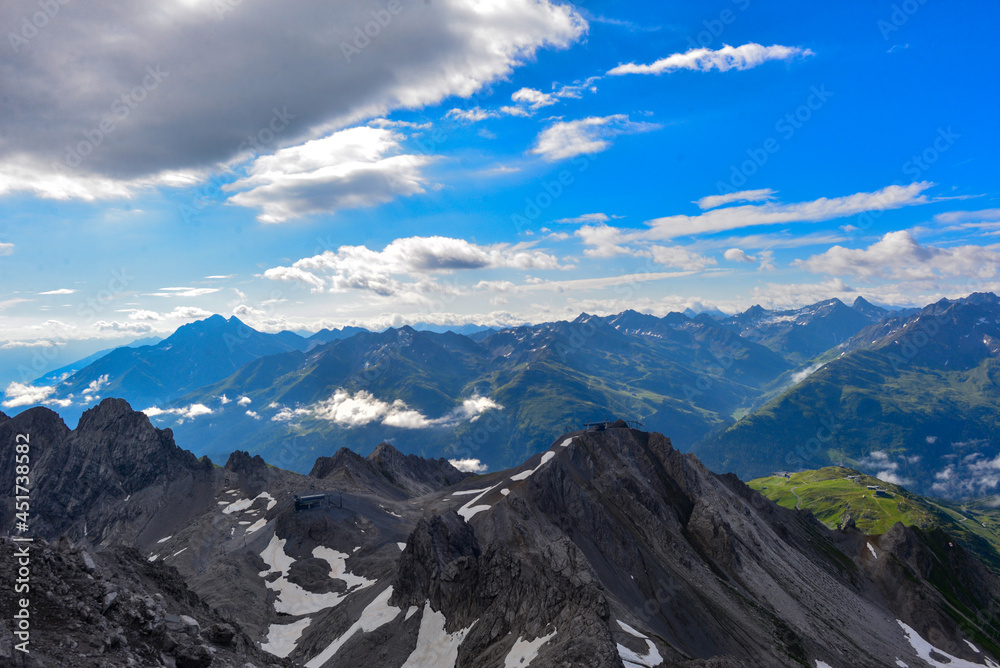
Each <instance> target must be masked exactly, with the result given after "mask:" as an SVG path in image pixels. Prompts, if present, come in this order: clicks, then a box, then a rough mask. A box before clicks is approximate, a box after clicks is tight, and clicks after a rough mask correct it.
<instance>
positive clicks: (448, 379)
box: [38, 294, 1000, 497]
mask: <svg viewBox="0 0 1000 668" xmlns="http://www.w3.org/2000/svg"><path fill="white" fill-rule="evenodd" d="M998 322H1000V300H998V299H997V297H996V296H995V295H992V294H976V295H971V296H969V297H966V298H963V299H958V300H942V301H940V302H938V303H936V304H932V305H929V306H927V307H925V308H923V309H911V310H907V311H890V310H887V309H884V308H881V307H878V306H875V305H873V304H871V303H870V302H868V301H866V300H864V299H863V298H861V297H858V298H857V299H856V300H855V301H854V302H853V304H852V305H851V306H848V305H846V304H844V303H843V302H841V301H839V300H837V299H831V300H826V301H823V302H819V303H817V304H813V305H811V306H807V307H804V308H801V309H797V310H788V311H769V310H766V309H763V308H761V307H759V306H754V307H752V308H750V309H749V310H747V311H745V312H744V313H740V314H737V315H734V316H725V317H723V316H721V315H720V314H712V315H709V314H706V313H702V314H696V315H694V317H691V315H690V314H684V313H669V314H667V315H666V316H664V317H656V316H652V315H647V314H642V313H638V312H636V311H632V310H628V311H625V312H622V313H619V314H616V315H611V316H594V315H589V314H582V315H581V316H579V317H578V318H576V319H575V320H573V321H569V322H567V321H561V322H552V323H542V324H537V325H524V326H520V327H510V328H506V329H500V330H496V329H477V330H476V331H472V328H470V330H469V332H470V333H468V334H460V333H457V332H453V331H429V330H417V329H414V328H412V327H401V328H390V329H387V330H385V331H381V332H370V331H366V330H359V329H357V328H344V329H343V330H323V331H321V332H319V333H316V334H314V335H311V336H310V337H303V336H301V335H299V334H296V333H292V332H280V333H276V334H269V333H264V332H258V331H256V330H254V329H252V328H250V327H248V326H247V325H245V324H244V323H242V322H240V321H239V320H238V319H237V318H235V317H230V318H228V319H226V318H222V317H221V316H213V317H211V318H208V319H206V320H202V321H198V322H193V323H191V324H189V325H185V326H184V327H181V328H180V329H178V330H177V331H176V332H175V333H174V334H173V335H171V336H169V337H167V338H166V339H164V340H162V341H160V342H157V343H155V344H153V345H142V346H138V347H132V348H119V349H116V350H113V351H111V352H110V353H108V354H106V355H104V356H102V357H100V358H99V359H96V360H92V361H90V362H89V363H88V364H86V365H83V366H82V367H81V368H79V369H77V370H76V371H74V372H72V373H71V375H69V376H68V377H65V378H63V377H61V376H60V377H53V376H52V375H49V376H48V377H46V378H44V379H42V380H40V381H38V382H39V384H47V386H48V389H49V390H50V396H49V397H48V399H47V400H46V401H48V402H49V405H53V406H58V407H59V408H60V412H61V413H62V414H63V415H64V417H65V418H66V419H68V420H73V419H76V418H77V417H78V416H79V415H80V414H81V413H82V411H83V410H84V409H85V408H87V407H89V406H91V405H93V404H94V403H95V402H96V401H97V400H98V399H99V398H100V397H102V396H119V397H123V398H125V399H127V400H128V401H130V402H131V403H132V404H133V405H135V406H137V407H138V408H141V409H143V410H145V411H146V412H147V414H148V415H150V416H151V417H152V418H153V419H154V421H156V422H157V423H158V424H160V425H161V426H170V427H171V428H172V429H174V431H175V432H176V434H177V436H178V437H179V438H181V439H182V440H183V441H184V442H188V443H192V444H195V446H194V450H195V452H197V453H198V454H199V455H206V454H207V455H209V456H211V457H213V458H216V459H221V458H224V457H226V456H227V454H228V453H229V452H230V451H231V450H233V449H234V448H240V449H244V450H246V451H248V452H250V453H251V454H260V455H262V456H264V457H265V458H266V459H268V461H271V462H273V463H275V464H276V465H278V466H281V467H283V468H286V469H290V470H295V471H299V472H302V473H305V472H307V471H309V470H310V467H311V466H312V465H313V462H314V461H315V460H316V458H318V457H320V456H330V455H332V454H333V453H334V452H336V451H337V450H338V449H340V448H341V447H347V448H350V449H352V450H354V451H356V452H359V453H361V454H367V453H368V452H370V451H371V448H372V447H373V446H372V444H374V443H379V442H383V441H386V442H391V443H393V444H395V446H396V447H397V448H398V449H400V450H401V451H403V452H406V453H409V454H418V455H421V456H424V457H432V458H439V457H444V458H447V459H451V460H454V461H457V462H463V464H462V465H463V466H464V467H466V468H467V469H468V470H470V471H481V470H488V469H489V470H495V469H497V468H505V467H510V466H513V465H515V464H516V463H518V462H520V461H523V460H524V459H525V458H527V457H529V456H531V455H532V454H534V453H536V452H539V451H540V450H542V449H543V448H544V447H546V445H547V438H548V437H547V436H546V435H547V434H551V433H553V432H558V431H568V430H570V429H572V428H576V427H579V426H580V425H582V424H583V423H585V422H590V421H594V420H604V419H609V418H612V417H616V416H617V417H624V418H629V419H632V420H637V421H639V422H641V423H642V424H644V425H645V426H646V427H647V428H650V429H654V430H659V431H662V432H669V433H670V434H671V436H672V438H673V440H674V442H675V443H677V444H678V447H680V448H681V449H682V450H685V451H692V452H695V453H697V454H698V455H699V456H700V457H701V458H702V459H703V460H704V461H706V462H707V463H708V464H709V465H711V466H712V467H714V468H716V469H719V470H727V471H732V472H735V473H736V474H738V475H739V476H740V477H742V478H743V479H745V480H749V479H751V478H755V477H759V476H762V475H766V474H769V473H771V472H774V471H782V470H792V471H794V470H800V469H809V468H818V467H822V466H826V465H829V464H847V465H851V466H854V467H856V468H858V469H861V470H864V471H866V472H869V473H873V474H877V475H879V476H880V477H881V478H882V479H884V480H887V481H889V482H900V483H906V484H907V485H909V486H910V487H912V488H913V489H914V490H916V491H919V492H922V493H933V494H935V495H938V496H948V497H961V496H972V495H983V494H990V493H995V492H996V491H997V490H996V487H997V484H998V480H997V477H996V475H995V474H994V470H995V469H996V468H997V467H996V466H994V464H995V461H996V460H995V458H996V457H997V456H998V455H1000V450H998V448H997V445H995V444H996V443H997V440H996V436H997V426H998V425H997V421H996V415H998V414H1000V413H998V410H997V409H998V408H1000V404H998V397H1000V393H998V388H997V385H996V383H995V377H996V376H995V368H994V367H995V364H996V361H995V360H996V355H997V344H996V337H998V336H1000V331H998V330H997V323H998ZM77 366H79V365H77Z"/></svg>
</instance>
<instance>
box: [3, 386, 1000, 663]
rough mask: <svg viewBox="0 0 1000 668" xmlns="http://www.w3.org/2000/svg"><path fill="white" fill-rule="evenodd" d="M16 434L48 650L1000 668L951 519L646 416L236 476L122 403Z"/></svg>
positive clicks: (122, 655)
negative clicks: (827, 515) (653, 429)
mask: <svg viewBox="0 0 1000 668" xmlns="http://www.w3.org/2000/svg"><path fill="white" fill-rule="evenodd" d="M17 434H29V435H30V442H31V453H32V455H31V456H32V476H33V480H34V481H35V482H34V486H33V489H32V497H31V498H32V504H33V505H32V511H31V517H30V519H29V523H30V525H31V529H30V532H31V533H32V535H33V536H34V537H35V540H36V543H35V544H34V545H33V546H32V547H31V548H30V549H31V550H32V551H33V554H34V560H33V561H32V563H33V564H35V566H33V568H35V570H34V571H33V579H32V583H33V588H32V589H31V594H30V595H31V597H32V601H33V605H34V606H35V607H34V608H33V614H34V616H33V617H32V619H33V627H32V632H33V634H34V636H33V637H34V639H35V640H34V644H33V645H32V647H33V651H34V653H35V654H34V659H35V660H36V661H38V662H41V663H40V665H52V666H99V665H100V666H111V667H116V668H117V667H118V666H126V665H144V666H171V665H173V666H179V667H180V668H186V667H188V666H198V667H200V668H207V667H209V666H245V665H254V666H277V665H284V666H306V668H335V667H340V666H343V667H347V666H352V667H353V666H358V665H378V666H384V667H385V668H404V667H405V668H459V667H460V668H466V667H471V666H476V667H477V668H510V667H512V666H525V667H527V666H529V665H530V666H531V667H532V668H554V667H555V666H567V665H573V666H588V667H590V666H592V667H595V668H605V667H617V668H634V667H635V666H644V667H649V668H652V667H655V666H678V667H694V666H700V667H708V666H711V667H714V668H735V667H744V666H745V667H750V666H754V667H759V666H765V667H768V668H770V667H772V666H773V667H776V668H777V667H789V668H791V667H793V666H796V667H797V666H817V667H820V668H822V667H824V666H830V667H832V668H841V667H847V666H852V667H853V666H861V667H866V668H869V667H870V668H876V667H877V668H883V667H898V666H903V665H905V666H907V667H914V668H916V667H922V666H943V665H948V666H953V667H962V666H987V667H995V666H997V665H998V664H997V663H996V661H995V657H997V656H998V655H1000V631H998V630H997V622H998V621H1000V620H998V619H997V617H996V615H995V611H994V607H993V606H994V601H995V600H996V599H997V598H998V597H1000V580H997V578H996V577H995V576H994V575H993V574H992V573H991V572H990V571H989V570H988V569H987V568H985V567H984V566H983V565H982V564H981V563H980V562H979V560H978V559H977V558H976V557H975V555H974V554H973V553H971V552H969V551H967V550H966V549H965V548H964V547H963V546H962V545H961V544H958V543H955V542H953V541H952V540H951V539H950V537H949V536H948V535H947V534H945V533H944V532H942V531H941V530H940V529H939V528H930V529H921V528H917V527H906V526H904V525H903V524H895V525H893V526H891V527H890V528H889V529H888V530H886V531H885V532H884V533H882V534H878V535H870V534H867V533H864V532H863V531H861V530H859V529H857V528H855V527H853V526H847V527H845V528H844V529H842V530H831V529H829V528H827V527H826V526H824V525H823V524H822V523H820V522H819V521H818V520H816V519H815V518H814V517H813V516H812V515H811V514H810V513H808V512H804V511H797V510H793V509H787V508H783V507H781V506H779V505H777V504H775V503H773V502H772V501H769V500H767V499H766V498H765V497H763V496H761V495H760V494H759V493H757V492H755V491H754V490H752V489H751V488H749V487H747V486H746V485H745V484H743V483H742V482H740V481H739V480H738V479H737V478H736V477H735V476H732V475H723V476H719V475H716V474H714V473H711V472H710V471H709V470H708V469H706V468H705V467H704V466H703V465H702V464H701V463H700V462H699V461H698V460H697V459H696V458H695V457H694V456H692V455H690V454H687V455H685V454H682V453H680V452H679V451H677V450H676V449H674V448H673V447H672V445H671V442H670V440H669V439H668V438H666V437H665V436H663V435H661V434H658V433H649V432H645V431H640V430H636V429H632V428H629V427H628V426H627V425H626V424H625V423H624V422H622V421H618V422H615V423H610V424H602V425H601V426H600V427H598V428H593V429H588V430H582V431H581V430H577V431H572V432H569V433H564V434H562V435H560V436H558V437H557V438H556V439H555V440H554V441H551V440H550V443H549V445H548V446H547V447H546V448H545V449H544V451H543V452H540V453H537V454H535V455H533V456H532V457H530V458H529V459H527V460H526V461H525V462H523V463H522V464H520V465H518V466H516V467H514V468H512V469H510V470H504V471H496V472H493V473H490V474H487V475H481V476H470V475H468V474H464V473H462V472H460V471H458V470H457V469H455V468H454V467H452V466H451V465H450V464H449V463H448V462H446V461H443V460H424V459H421V458H418V457H414V456H406V455H404V454H403V453H401V452H399V451H398V450H396V449H395V448H393V447H392V446H391V445H389V444H382V445H380V446H379V447H377V448H376V449H375V450H374V451H373V452H372V454H370V455H369V456H368V457H361V456H359V455H357V454H355V453H353V452H350V451H347V450H343V451H340V452H338V453H335V454H334V455H333V456H331V457H326V458H323V459H320V460H318V461H317V462H315V464H314V466H313V471H312V473H311V474H310V475H302V474H298V473H293V472H289V471H284V470H282V469H279V468H275V467H272V466H270V465H269V464H268V463H267V462H266V461H265V460H264V459H262V458H261V457H259V456H252V455H250V454H249V453H247V452H243V451H237V452H234V453H232V454H231V455H230V456H229V457H228V458H227V461H226V464H225V466H223V467H220V466H217V465H215V464H213V463H212V462H211V461H210V460H208V459H206V458H202V459H198V458H196V457H195V456H194V455H193V454H191V453H190V452H187V451H184V450H182V449H181V448H180V447H178V446H177V445H176V443H175V442H174V438H173V434H172V433H171V432H170V431H169V430H160V429H157V428H155V427H154V426H153V425H152V424H151V423H150V422H149V420H148V418H147V417H146V416H145V415H144V414H142V413H137V412H133V411H132V410H131V408H130V407H129V405H128V404H127V403H126V402H124V401H122V400H119V399H105V400H103V401H102V402H100V404H99V405H98V406H97V407H95V408H93V409H90V410H88V411H87V412H86V413H85V414H84V416H83V417H82V419H81V420H80V424H79V426H77V428H76V429H73V430H70V429H68V428H67V427H66V425H65V424H64V423H63V422H62V420H61V419H60V418H59V416H58V415H57V414H55V413H54V412H52V411H50V410H48V409H46V408H32V409H30V410H27V411H25V412H22V413H21V414H19V415H17V416H15V417H13V418H8V417H6V416H0V439H2V440H4V442H13V440H14V438H15V436H16V435H17ZM16 465H17V462H16V460H15V454H14V451H13V449H12V448H5V449H3V450H0V475H4V476H7V477H8V478H12V477H13V476H14V474H15V466H16ZM14 512H15V509H14V498H13V494H12V492H11V491H5V492H4V494H3V506H2V516H3V517H2V519H3V520H4V521H5V522H8V524H9V523H10V521H12V520H13V517H14ZM5 541H7V543H9V539H5ZM11 547H12V546H11ZM9 553H12V549H5V550H4V555H7V554H9ZM4 559H7V557H6V556H5V557H4ZM8 566H10V567H11V568H13V566H11V565H10V564H8ZM14 596H15V594H14V593H13V590H12V589H11V588H4V589H3V590H0V606H2V607H3V608H4V609H9V608H11V606H13V605H14V601H13V597H14ZM8 625H9V619H8V616H6V615H5V616H4V618H3V619H2V620H0V658H2V659H3V660H5V661H8V662H9V661H11V657H12V654H13V652H12V650H11V642H10V640H11V635H12V634H11V629H10V628H9V626H8Z"/></svg>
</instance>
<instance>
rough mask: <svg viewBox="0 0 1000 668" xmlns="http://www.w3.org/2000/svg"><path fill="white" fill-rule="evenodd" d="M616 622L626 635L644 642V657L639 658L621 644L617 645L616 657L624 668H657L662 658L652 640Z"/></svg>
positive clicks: (635, 653) (624, 624)
mask: <svg viewBox="0 0 1000 668" xmlns="http://www.w3.org/2000/svg"><path fill="white" fill-rule="evenodd" d="M617 621H618V626H620V627H622V630H624V631H625V632H626V633H628V634H629V635H632V636H635V637H636V638H639V639H640V640H645V641H646V654H645V656H640V655H639V654H638V653H637V652H634V651H632V650H630V649H629V648H628V647H626V646H625V645H622V644H621V643H619V644H618V656H620V657H621V659H622V663H624V664H625V668H653V666H659V665H661V664H662V663H663V657H662V656H660V651H659V650H658V649H656V645H655V644H653V641H652V640H650V639H649V638H647V637H646V636H644V635H643V634H641V633H639V632H638V631H636V630H635V629H634V628H632V627H631V626H629V625H628V624H626V623H625V622H623V621H621V620H620V619H619V620H617Z"/></svg>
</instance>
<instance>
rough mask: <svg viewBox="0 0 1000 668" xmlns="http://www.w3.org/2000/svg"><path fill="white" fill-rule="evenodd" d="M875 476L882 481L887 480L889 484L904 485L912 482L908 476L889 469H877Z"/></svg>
mask: <svg viewBox="0 0 1000 668" xmlns="http://www.w3.org/2000/svg"><path fill="white" fill-rule="evenodd" d="M875 477H876V478H878V479H879V480H881V481H882V482H887V483H889V484H890V485H899V486H900V487H906V486H907V485H912V484H913V481H912V480H910V479H909V478H904V477H902V476H900V475H898V474H897V473H895V472H894V471H891V470H886V471H879V472H878V473H876V474H875Z"/></svg>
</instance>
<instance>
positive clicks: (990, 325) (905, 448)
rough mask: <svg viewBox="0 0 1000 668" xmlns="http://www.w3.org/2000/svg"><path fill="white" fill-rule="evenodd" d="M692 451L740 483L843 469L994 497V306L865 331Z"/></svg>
mask: <svg viewBox="0 0 1000 668" xmlns="http://www.w3.org/2000/svg"><path fill="white" fill-rule="evenodd" d="M762 443H767V444H768V446H767V447H762V446H761V444H762ZM698 452H699V455H700V456H701V457H703V458H704V459H705V461H706V462H710V463H711V464H712V465H713V466H716V467H718V468H722V469H726V470H734V471H737V472H738V473H739V474H740V475H741V476H744V477H746V478H751V477H757V476H761V475H766V474H768V473H770V472H772V471H780V470H791V471H795V470H800V469H802V468H815V467H820V466H826V465H829V464H837V463H841V462H846V463H851V464H852V465H854V466H859V467H861V468H863V469H865V470H866V471H869V472H872V473H875V474H877V475H879V476H880V477H881V478H882V479H883V480H887V481H889V482H899V483H901V484H905V485H907V486H909V487H911V488H913V489H915V490H918V491H922V492H924V493H932V494H935V495H938V496H946V497H964V496H977V495H983V494H993V493H996V492H997V491H1000V487H998V475H997V472H998V471H1000V299H998V298H997V296H996V295H993V294H974V295H971V296H969V297H967V298H964V299H959V300H942V301H940V302H937V303H935V304H931V305H930V306H927V307H926V308H924V309H921V310H919V311H917V312H916V313H913V314H909V315H901V316H897V317H893V318H887V319H883V320H881V321H878V322H876V323H874V324H872V325H869V326H868V327H866V328H864V329H863V330H861V331H860V332H858V333H857V334H855V335H854V336H853V337H851V339H849V340H848V341H845V342H844V343H843V344H841V345H840V346H838V347H837V348H834V349H832V350H831V351H829V352H828V353H827V354H825V355H824V356H823V357H821V358H820V359H818V360H816V365H815V371H814V372H813V373H812V374H811V375H809V376H808V377H806V378H804V379H802V380H801V381H800V382H798V383H796V384H795V385H794V386H793V387H791V388H789V389H787V390H786V391H784V392H782V393H781V394H779V395H778V396H776V397H774V398H773V399H772V400H771V401H770V402H769V403H767V404H766V405H764V406H762V407H760V408H758V409H757V410H756V411H754V412H753V413H751V414H750V415H748V416H747V417H745V418H744V419H742V420H740V421H738V422H736V423H735V424H733V425H731V426H729V427H727V428H726V429H724V430H722V431H719V432H717V433H715V434H712V435H711V436H709V437H708V438H706V439H704V440H703V441H702V443H700V444H699V446H698Z"/></svg>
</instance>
